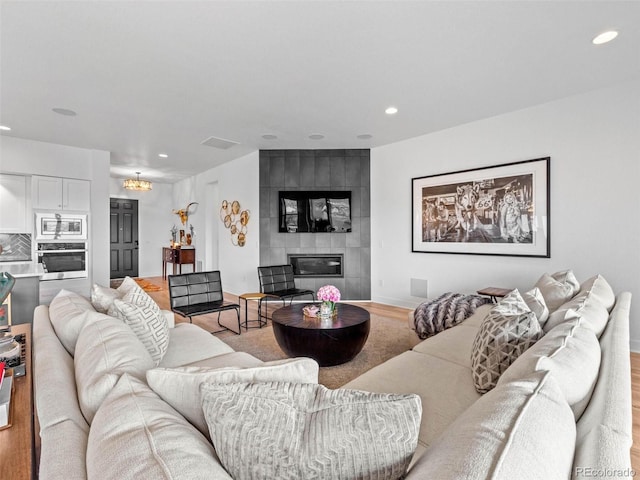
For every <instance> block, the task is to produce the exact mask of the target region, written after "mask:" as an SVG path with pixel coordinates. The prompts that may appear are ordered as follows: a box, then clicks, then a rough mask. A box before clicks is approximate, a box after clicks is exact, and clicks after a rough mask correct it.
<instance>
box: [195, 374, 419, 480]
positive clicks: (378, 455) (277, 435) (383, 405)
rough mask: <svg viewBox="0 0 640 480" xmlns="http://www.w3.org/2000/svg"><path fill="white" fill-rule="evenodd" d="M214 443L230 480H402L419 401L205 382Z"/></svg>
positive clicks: (304, 387)
mask: <svg viewBox="0 0 640 480" xmlns="http://www.w3.org/2000/svg"><path fill="white" fill-rule="evenodd" d="M201 392H202V406H203V410H204V414H205V418H206V419H207V424H208V425H209V430H210V432H211V439H212V440H213V445H214V447H215V449H216V452H217V453H218V456H219V457H220V461H221V462H222V464H223V465H224V466H225V468H226V469H227V471H228V472H229V473H230V474H231V476H232V477H233V478H234V479H236V480H240V479H249V478H292V479H293V478H300V479H302V478H323V479H324V478H327V479H329V478H332V479H333V478H360V479H380V478H384V479H396V478H403V476H404V474H405V472H406V470H407V467H408V466H409V462H410V461H411V458H412V456H413V453H414V451H415V449H416V446H417V442H418V431H419V429H420V417H421V415H422V406H421V402H420V397H419V396H418V395H395V394H383V393H369V392H362V391H359V390H329V389H327V388H326V387H324V386H322V385H316V384H311V383H280V382H276V383H231V384H226V385H218V384H206V383H205V384H203V385H202V390H201Z"/></svg>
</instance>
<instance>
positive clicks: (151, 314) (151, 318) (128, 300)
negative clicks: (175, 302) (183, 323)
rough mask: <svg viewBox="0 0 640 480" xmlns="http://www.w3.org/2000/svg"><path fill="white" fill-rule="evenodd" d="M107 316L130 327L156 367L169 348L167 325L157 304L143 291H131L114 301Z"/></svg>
mask: <svg viewBox="0 0 640 480" xmlns="http://www.w3.org/2000/svg"><path fill="white" fill-rule="evenodd" d="M109 314H110V315H112V316H115V317H117V318H119V319H120V320H122V321H123V322H125V323H126V324H127V325H129V326H130V327H131V329H132V330H133V331H134V333H135V334H136V336H137V337H138V339H139V340H140V341H141V342H142V344H143V345H144V346H145V348H146V349H147V351H148V352H149V354H150V355H151V358H153V361H154V363H155V365H156V366H158V364H159V363H160V361H161V360H162V357H164V354H165V353H166V352H167V349H168V348H169V325H168V324H167V319H166V318H165V316H164V315H163V313H162V312H161V311H160V307H158V304H157V303H156V302H154V301H153V299H152V298H151V297H150V296H149V295H147V294H146V293H145V292H144V290H142V289H140V290H139V291H138V290H135V289H134V290H132V291H131V292H129V293H127V294H126V295H125V296H124V298H123V299H122V300H118V299H115V300H114V301H113V308H112V309H110V310H109Z"/></svg>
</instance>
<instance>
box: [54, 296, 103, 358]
mask: <svg viewBox="0 0 640 480" xmlns="http://www.w3.org/2000/svg"><path fill="white" fill-rule="evenodd" d="M89 312H91V313H96V311H95V309H94V308H93V306H92V305H91V303H89V300H87V299H86V298H84V297H83V296H81V295H78V294H77V293H74V292H70V291H68V290H60V292H58V294H57V295H56V296H55V297H54V298H53V300H51V304H50V305H49V319H50V320H51V325H53V329H54V330H55V332H56V335H57V337H58V338H59V339H60V343H62V345H64V348H65V349H66V350H67V352H69V354H71V355H72V356H73V355H74V353H75V348H76V342H77V341H78V335H79V334H80V330H82V327H83V326H84V324H85V323H86V322H87V320H89V319H90V317H89V315H88V313H89ZM92 318H95V317H92Z"/></svg>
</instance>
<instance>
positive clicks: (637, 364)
mask: <svg viewBox="0 0 640 480" xmlns="http://www.w3.org/2000/svg"><path fill="white" fill-rule="evenodd" d="M146 280H148V281H150V282H151V283H153V284H155V285H158V286H159V287H162V290H160V291H158V292H148V293H149V295H150V296H151V297H153V299H154V300H155V301H156V302H157V303H158V305H160V308H163V309H167V310H170V308H169V294H168V290H167V283H166V281H165V280H163V279H162V277H150V278H146ZM225 300H228V301H234V302H237V301H238V298H237V297H236V296H234V295H227V294H225ZM358 305H359V306H361V307H363V308H366V309H367V310H369V312H371V313H373V314H376V315H381V316H385V317H387V318H395V319H398V320H401V321H407V313H408V312H409V310H408V309H406V308H402V307H394V306H391V305H384V304H380V303H375V302H358ZM248 313H249V318H255V317H256V316H257V307H256V302H251V301H250V302H249V312H248ZM216 317H217V315H213V314H211V315H202V316H200V317H196V318H194V323H196V324H200V326H202V327H203V328H205V329H208V328H212V327H211V325H214V323H212V322H215V321H216ZM241 318H242V321H244V309H242V317H241ZM180 321H185V319H182V318H180V317H179V316H177V315H176V322H180ZM236 322H237V321H236V318H235V314H233V313H231V312H225V313H223V319H222V323H223V324H225V325H228V326H230V327H232V328H237V323H236ZM226 335H233V334H232V333H230V332H225V333H222V334H220V335H219V336H220V337H221V338H224V336H226ZM631 395H632V407H633V447H632V448H631V464H632V467H633V469H634V470H635V471H636V472H640V353H631Z"/></svg>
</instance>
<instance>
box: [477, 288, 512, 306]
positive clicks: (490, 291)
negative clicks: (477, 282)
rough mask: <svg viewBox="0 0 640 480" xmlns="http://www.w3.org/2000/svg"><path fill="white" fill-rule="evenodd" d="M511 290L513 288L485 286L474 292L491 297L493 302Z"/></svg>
mask: <svg viewBox="0 0 640 480" xmlns="http://www.w3.org/2000/svg"><path fill="white" fill-rule="evenodd" d="M512 290H513V288H511V289H509V288H499V287H485V288H483V289H482V290H478V291H477V292H476V293H477V294H478V295H485V296H487V297H489V298H491V301H492V302H493V303H496V302H497V301H498V298H502V297H504V296H506V295H507V294H509V292H511V291H512Z"/></svg>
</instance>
